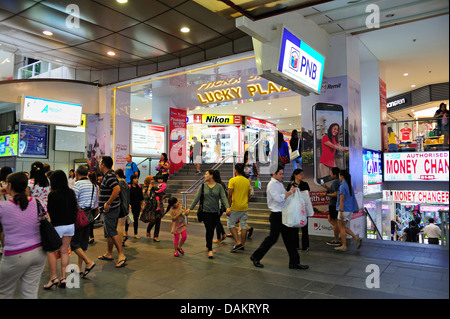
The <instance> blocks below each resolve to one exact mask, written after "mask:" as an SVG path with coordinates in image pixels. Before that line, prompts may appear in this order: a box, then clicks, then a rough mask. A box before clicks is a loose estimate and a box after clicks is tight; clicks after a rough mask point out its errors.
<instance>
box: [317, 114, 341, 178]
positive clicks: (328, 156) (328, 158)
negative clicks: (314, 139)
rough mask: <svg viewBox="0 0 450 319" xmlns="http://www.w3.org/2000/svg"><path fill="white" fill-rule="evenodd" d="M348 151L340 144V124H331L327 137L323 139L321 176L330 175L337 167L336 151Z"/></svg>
mask: <svg viewBox="0 0 450 319" xmlns="http://www.w3.org/2000/svg"><path fill="white" fill-rule="evenodd" d="M346 149H347V148H346V147H343V146H341V145H340V144H339V124H337V123H333V124H331V125H330V127H329V128H328V133H327V135H325V136H324V137H323V138H322V155H321V157H320V164H319V165H320V173H321V176H328V175H330V170H331V168H332V167H335V166H336V164H335V161H334V155H335V153H336V151H345V150H346Z"/></svg>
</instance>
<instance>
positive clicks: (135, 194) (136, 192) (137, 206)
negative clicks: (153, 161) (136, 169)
mask: <svg viewBox="0 0 450 319" xmlns="http://www.w3.org/2000/svg"><path fill="white" fill-rule="evenodd" d="M130 180H131V184H130V205H131V213H132V215H133V227H134V238H136V239H140V238H141V237H139V235H138V220H139V214H140V213H141V209H142V204H143V202H144V195H143V193H142V188H141V185H139V177H138V176H137V175H136V174H133V175H131V177H130ZM129 227H130V223H128V222H127V223H126V224H125V236H128V228H129Z"/></svg>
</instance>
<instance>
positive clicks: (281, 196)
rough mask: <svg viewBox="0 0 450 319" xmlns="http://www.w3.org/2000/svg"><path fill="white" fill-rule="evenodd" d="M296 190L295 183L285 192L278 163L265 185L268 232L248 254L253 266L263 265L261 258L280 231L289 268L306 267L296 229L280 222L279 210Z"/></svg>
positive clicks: (274, 241) (275, 240) (280, 167)
mask: <svg viewBox="0 0 450 319" xmlns="http://www.w3.org/2000/svg"><path fill="white" fill-rule="evenodd" d="M296 190H297V187H296V186H295V185H292V186H291V189H290V190H289V191H288V192H286V190H285V189H284V186H283V166H282V165H279V166H278V167H277V169H276V170H275V172H273V173H272V178H271V179H270V182H269V184H268V185H267V206H268V208H269V210H270V217H269V221H270V232H269V236H267V237H266V238H265V239H264V240H263V242H262V243H261V245H260V246H259V248H258V249H256V250H255V251H254V252H253V254H252V255H251V256H250V260H251V261H252V262H253V265H254V266H255V267H264V265H263V264H261V262H260V261H261V259H263V258H264V256H265V255H266V254H267V252H268V251H269V250H270V248H271V247H272V246H273V245H274V244H275V243H276V242H277V240H278V237H279V235H280V233H281V237H282V238H283V242H284V246H285V247H286V250H287V252H288V254H289V268H290V269H308V268H309V266H307V265H302V264H300V255H299V254H298V251H297V246H298V245H297V243H298V229H297V228H290V227H287V226H285V225H283V223H282V222H281V211H282V209H283V206H284V203H285V201H286V199H287V198H288V197H289V196H291V195H292V194H294V192H295V191H296Z"/></svg>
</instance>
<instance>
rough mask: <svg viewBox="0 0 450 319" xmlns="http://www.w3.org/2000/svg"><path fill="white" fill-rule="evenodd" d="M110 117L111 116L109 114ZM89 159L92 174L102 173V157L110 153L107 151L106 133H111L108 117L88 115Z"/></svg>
mask: <svg viewBox="0 0 450 319" xmlns="http://www.w3.org/2000/svg"><path fill="white" fill-rule="evenodd" d="M108 115H109V114H108ZM87 125H88V128H87V155H86V156H87V159H88V165H89V171H90V172H96V173H99V172H100V168H99V165H100V161H101V159H102V156H104V155H106V154H107V151H108V153H109V149H107V146H108V145H107V144H106V141H107V138H106V132H109V123H108V121H107V119H106V115H98V114H88V116H87Z"/></svg>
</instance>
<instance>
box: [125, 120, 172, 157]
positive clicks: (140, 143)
mask: <svg viewBox="0 0 450 319" xmlns="http://www.w3.org/2000/svg"><path fill="white" fill-rule="evenodd" d="M166 143H167V142H166V127H165V126H164V125H162V124H154V123H150V122H146V121H134V120H132V121H131V137H130V145H131V147H130V153H131V155H132V156H144V157H159V156H161V154H162V153H165V152H166Z"/></svg>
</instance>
